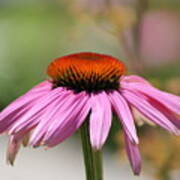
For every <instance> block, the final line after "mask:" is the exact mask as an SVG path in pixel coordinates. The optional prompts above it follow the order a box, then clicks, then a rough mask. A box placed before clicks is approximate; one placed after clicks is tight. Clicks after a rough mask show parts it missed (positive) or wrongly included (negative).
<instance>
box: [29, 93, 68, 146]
mask: <svg viewBox="0 0 180 180" xmlns="http://www.w3.org/2000/svg"><path fill="white" fill-rule="evenodd" d="M69 96H71V94H67V93H64V94H61V96H60V97H59V98H57V99H56V100H55V101H54V102H52V103H51V104H50V105H49V106H48V108H47V110H46V111H45V112H44V113H43V114H42V116H41V118H40V120H39V121H40V123H39V124H38V125H37V127H36V128H35V130H34V132H33V134H32V135H31V139H30V144H31V145H33V146H39V145H40V143H41V141H42V139H43V137H44V135H45V134H46V132H47V130H48V128H49V126H50V125H51V123H52V122H53V121H54V120H55V119H56V118H59V116H60V115H59V113H58V112H59V111H61V108H62V106H63V105H64V103H65V102H66V101H68V98H69Z"/></svg>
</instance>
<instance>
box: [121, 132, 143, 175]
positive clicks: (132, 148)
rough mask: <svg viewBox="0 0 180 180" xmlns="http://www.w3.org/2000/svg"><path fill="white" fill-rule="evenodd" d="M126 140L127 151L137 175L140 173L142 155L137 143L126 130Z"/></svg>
mask: <svg viewBox="0 0 180 180" xmlns="http://www.w3.org/2000/svg"><path fill="white" fill-rule="evenodd" d="M124 140H125V147H126V152H127V155H128V158H129V161H130V164H131V167H132V169H133V172H134V174H135V175H139V174H140V171H141V155H140V152H139V148H138V146H137V144H135V143H133V142H132V141H131V140H130V139H129V136H128V135H127V134H126V133H125V132H124Z"/></svg>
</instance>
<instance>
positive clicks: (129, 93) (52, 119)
mask: <svg viewBox="0 0 180 180" xmlns="http://www.w3.org/2000/svg"><path fill="white" fill-rule="evenodd" d="M47 72H48V75H49V76H50V77H51V80H47V81H44V82H42V83H40V84H39V85H37V86H35V87H34V88H33V89H31V90H30V91H29V92H27V93H26V94H25V95H23V96H22V97H20V98H18V99H17V100H15V101H14V102H13V103H11V104H10V105H9V106H8V107H7V108H5V109H4V110H3V111H2V112H1V114H0V133H3V132H8V134H9V135H10V143H9V147H8V153H7V158H8V161H9V162H10V163H11V164H12V163H13V161H14V158H15V155H16V153H17V151H18V149H19V147H20V144H21V143H23V142H24V141H25V140H26V142H27V139H28V140H29V144H30V145H32V146H33V147H38V146H40V145H44V146H47V147H53V146H55V145H57V144H59V143H61V142H62V141H64V140H65V139H66V138H68V137H69V136H71V135H72V134H73V133H74V132H76V130H77V129H79V128H80V127H81V125H82V123H83V122H84V121H85V120H87V118H86V117H87V116H88V117H89V133H90V141H91V145H92V147H93V148H94V149H97V150H98V149H101V148H102V146H103V144H104V143H105V141H106V139H107V136H108V134H109V130H110V127H111V122H112V112H113V111H114V112H115V113H116V115H117V116H118V117H119V121H120V123H121V124H122V127H123V133H124V138H125V146H126V151H127V154H128V157H129V160H130V163H131V166H132V168H133V171H134V173H135V174H139V173H140V169H141V158H140V154H139V150H138V137H137V133H136V128H135V121H134V117H133V112H132V108H135V109H136V110H137V111H139V112H140V113H141V114H143V116H145V117H146V118H148V119H149V120H150V121H152V122H153V123H155V124H157V125H159V126H161V127H162V128H164V129H166V130H168V131H169V132H171V133H174V134H179V129H180V118H179V115H180V98H179V97H177V96H175V95H172V94H169V93H166V92H163V91H160V90H158V89H156V88H154V87H153V86H152V85H151V84H150V83H149V82H147V81H146V80H145V79H143V78H141V77H139V76H135V75H131V76H126V75H125V66H124V64H123V63H122V62H121V61H119V60H118V59H116V58H114V57H112V56H108V55H103V54H97V53H85V52H84V53H77V54H71V55H68V56H64V57H61V58H58V59H56V60H54V61H53V62H52V63H51V64H50V65H49V67H48V71H47Z"/></svg>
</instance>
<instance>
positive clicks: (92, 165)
mask: <svg viewBox="0 0 180 180" xmlns="http://www.w3.org/2000/svg"><path fill="white" fill-rule="evenodd" d="M80 132H81V141H82V149H83V153H84V163H85V168H86V180H103V172H102V159H101V151H95V150H93V148H92V147H91V143H90V136H89V121H88V119H86V121H85V122H84V124H83V125H82V127H81V128H80Z"/></svg>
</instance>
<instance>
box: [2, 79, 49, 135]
mask: <svg viewBox="0 0 180 180" xmlns="http://www.w3.org/2000/svg"><path fill="white" fill-rule="evenodd" d="M50 89H51V83H49V82H47V81H45V82H42V83H40V84H39V85H37V86H35V87H34V88H32V89H31V90H30V91H29V92H27V93H26V94H25V95H23V96H21V97H20V98H18V99H17V100H15V101H14V102H12V103H11V104H10V105H9V106H8V107H7V108H5V109H4V110H3V111H2V112H1V113H0V133H2V132H4V131H7V129H8V128H9V127H10V126H11V125H12V124H13V123H14V122H15V121H16V120H18V119H19V118H21V117H22V116H23V115H24V114H25V113H26V112H27V110H29V109H30V108H31V107H33V105H34V104H35V103H36V102H37V101H38V100H39V99H40V98H41V97H42V96H43V95H45V94H47V92H48V91H49V90H50Z"/></svg>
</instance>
